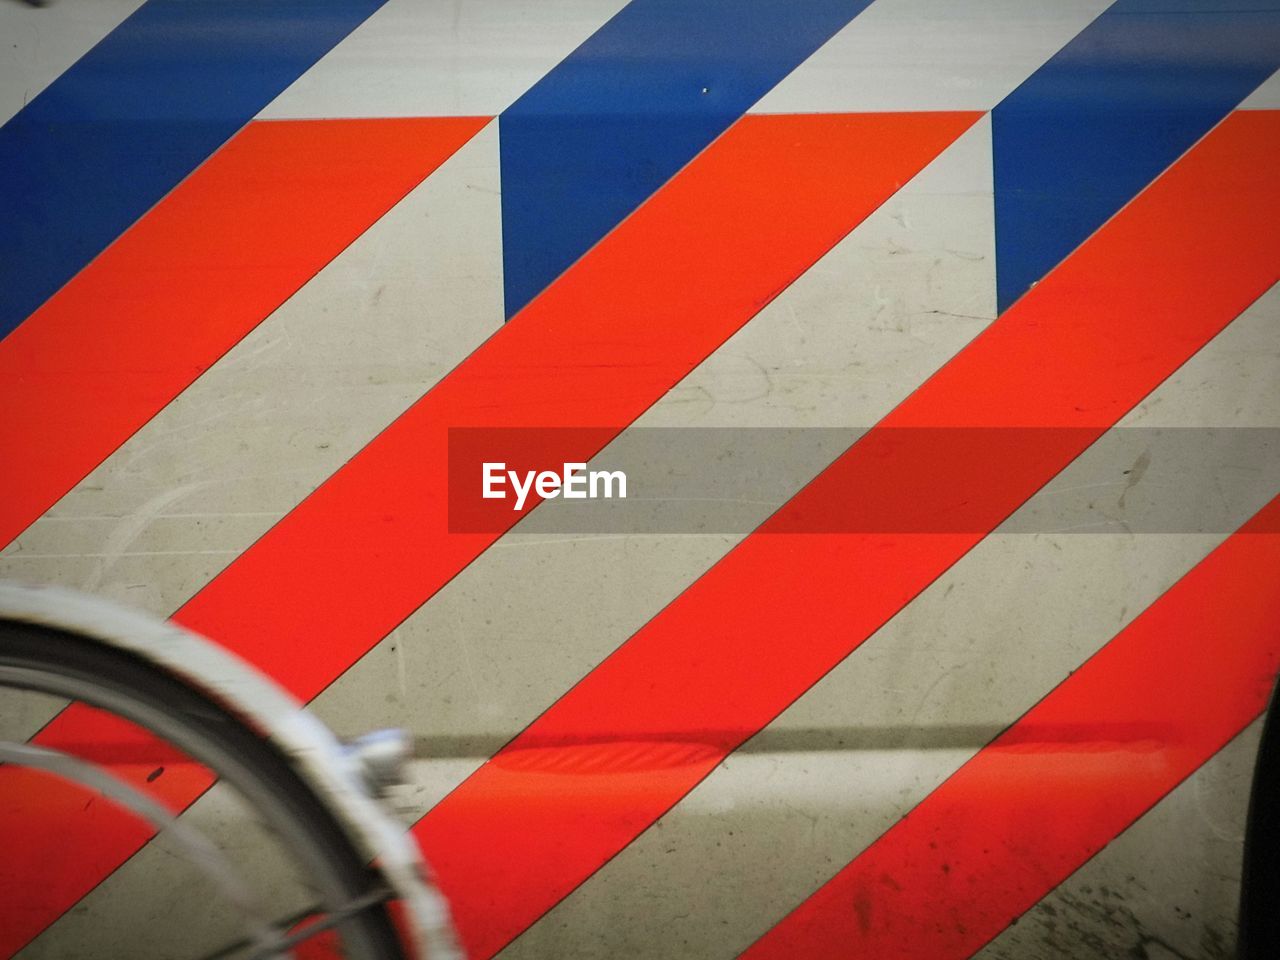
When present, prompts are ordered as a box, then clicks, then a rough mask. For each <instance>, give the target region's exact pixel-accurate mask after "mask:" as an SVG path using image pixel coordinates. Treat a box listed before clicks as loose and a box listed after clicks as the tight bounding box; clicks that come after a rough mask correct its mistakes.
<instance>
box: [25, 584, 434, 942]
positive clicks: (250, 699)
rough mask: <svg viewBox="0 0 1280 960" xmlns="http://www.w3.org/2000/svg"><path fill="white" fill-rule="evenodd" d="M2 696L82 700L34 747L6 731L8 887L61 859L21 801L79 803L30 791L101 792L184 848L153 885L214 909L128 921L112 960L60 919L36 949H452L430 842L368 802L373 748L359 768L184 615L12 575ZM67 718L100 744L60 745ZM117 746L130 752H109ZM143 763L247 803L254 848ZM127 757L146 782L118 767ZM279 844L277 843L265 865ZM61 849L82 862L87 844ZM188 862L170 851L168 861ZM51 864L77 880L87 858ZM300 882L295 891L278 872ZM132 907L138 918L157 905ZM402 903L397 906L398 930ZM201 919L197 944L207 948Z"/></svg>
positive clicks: (232, 802) (238, 812) (34, 809)
mask: <svg viewBox="0 0 1280 960" xmlns="http://www.w3.org/2000/svg"><path fill="white" fill-rule="evenodd" d="M51 621H56V623H57V625H54V622H51ZM0 690H3V693H4V696H5V705H6V706H5V707H3V708H0V713H3V714H4V715H5V716H9V717H17V718H19V719H21V718H23V717H38V716H39V714H40V712H41V711H42V710H43V711H45V712H49V710H50V704H53V705H55V706H56V705H57V704H58V703H60V702H61V701H69V702H70V706H69V707H68V708H67V709H66V710H63V711H61V712H59V713H58V715H57V716H55V717H54V718H53V719H51V720H50V722H49V723H48V724H47V725H45V726H44V727H43V728H42V730H41V731H40V733H38V734H37V735H36V736H35V737H33V738H32V739H31V740H30V741H29V742H18V741H15V740H14V739H9V740H7V741H5V740H4V739H3V738H0V761H3V762H4V766H3V767H0V820H3V821H4V822H5V823H7V824H9V830H10V832H11V833H12V834H13V835H12V837H10V838H9V841H8V842H7V843H5V844H4V845H3V847H0V849H6V848H7V850H6V852H0V887H2V888H3V889H7V890H9V891H21V890H23V889H24V887H23V884H24V883H32V882H36V883H38V882H39V881H40V877H39V876H37V877H27V878H24V877H22V876H18V875H16V874H17V873H21V872H22V869H23V867H24V866H25V867H26V868H27V869H28V870H30V869H31V868H32V867H33V866H35V867H36V870H37V872H43V871H44V870H45V869H46V867H47V860H48V858H49V857H50V856H53V857H54V858H55V859H56V857H57V856H58V853H59V851H58V850H57V849H54V848H56V846H57V844H53V843H47V842H46V843H44V849H41V848H40V844H41V838H45V839H46V840H48V839H50V838H57V837H58V836H59V834H60V831H59V830H58V828H57V825H56V824H51V823H47V822H46V823H44V824H43V827H42V828H41V829H35V830H29V829H28V827H27V826H26V825H25V824H24V821H23V817H22V816H21V814H22V812H23V808H24V806H25V810H26V813H27V815H28V817H27V820H28V821H29V820H30V815H31V814H32V813H35V814H36V815H37V816H38V817H41V818H44V817H46V813H47V811H49V810H54V811H55V812H56V811H58V810H61V809H67V810H72V807H70V806H67V805H66V804H65V803H64V804H61V805H60V804H59V803H57V802H54V803H48V802H33V801H32V796H35V795H38V796H40V797H45V798H48V797H50V796H54V797H63V798H64V799H66V798H67V797H68V796H79V795H80V794H87V795H89V796H91V797H102V798H106V800H107V801H108V802H109V803H111V804H113V805H114V806H116V807H117V808H118V809H119V811H126V813H125V814H123V815H124V816H125V817H126V818H127V819H131V820H132V821H133V826H134V829H135V831H136V830H138V828H139V825H140V824H142V823H145V824H146V826H145V827H143V828H142V830H143V832H144V833H145V831H146V830H148V829H150V830H152V831H156V832H157V833H158V837H159V838H162V839H163V840H165V841H166V842H167V843H168V845H169V846H170V847H172V848H175V849H176V850H177V852H178V854H179V856H178V857H177V858H176V859H178V860H181V861H183V863H182V868H181V870H180V871H179V873H178V875H177V876H176V878H175V879H173V880H166V879H164V878H160V879H159V880H156V881H154V882H151V886H150V889H151V890H152V891H157V890H164V891H167V889H183V888H182V884H186V885H187V886H186V889H188V890H192V891H201V894H200V895H199V896H198V897H196V899H198V900H200V901H201V902H200V903H199V904H198V908H199V909H198V910H197V911H193V912H192V913H193V914H194V913H196V912H198V913H199V914H201V916H204V917H207V916H215V919H216V922H204V921H202V922H199V923H198V922H196V921H195V920H193V919H190V918H188V919H183V918H182V917H181V914H182V913H183V911H182V910H181V909H176V908H175V907H174V906H173V905H172V903H168V904H167V905H166V908H165V909H164V910H163V911H160V912H161V914H162V917H161V919H162V920H163V919H164V918H166V917H167V918H168V919H169V920H170V922H171V924H172V925H174V926H176V927H177V929H176V930H173V931H170V934H171V935H167V936H162V935H160V934H159V933H158V932H157V931H155V930H154V929H152V930H137V931H135V930H132V929H128V927H129V926H130V925H129V924H126V925H125V926H126V929H125V930H124V931H123V935H122V936H123V938H122V937H121V935H117V936H116V939H115V941H114V946H112V947H110V948H106V949H108V950H109V951H110V952H109V953H100V952H98V951H100V950H102V949H104V948H103V947H102V943H103V940H102V939H100V938H99V937H97V936H93V937H92V940H93V941H96V942H84V943H76V942H68V941H67V940H66V938H65V936H64V937H62V938H59V937H58V936H56V935H55V934H56V931H57V928H56V927H55V928H54V930H52V931H50V933H49V934H46V935H44V936H42V937H39V938H37V939H36V940H35V941H34V942H33V943H32V944H31V946H30V947H29V948H28V952H29V953H30V954H31V955H33V956H37V957H38V956H42V955H57V956H73V955H83V956H86V957H89V956H100V955H113V954H115V953H120V952H123V951H125V950H127V951H128V953H129V955H131V956H139V957H143V956H156V957H161V956H164V957H168V956H174V957H190V958H192V960H201V958H214V957H218V958H221V957H242V958H249V957H254V958H259V957H286V956H299V957H339V956H341V957H357V958H362V960H384V958H385V960H397V958H405V957H410V956H414V955H417V954H418V953H419V952H420V951H421V948H422V947H423V945H424V944H425V943H427V942H428V941H430V944H429V946H430V952H429V954H428V956H429V957H430V958H432V960H435V958H439V957H447V956H451V955H452V953H453V945H452V940H451V936H450V931H449V928H448V924H447V916H446V915H445V913H444V911H443V908H442V905H441V902H440V901H439V899H438V897H436V896H435V894H434V891H433V889H432V888H431V887H430V885H429V883H428V882H427V880H426V877H425V876H424V874H423V868H422V865H421V863H420V861H419V860H418V859H417V854H416V848H415V847H414V846H413V845H412V843H411V842H410V841H409V840H408V839H407V838H406V837H405V836H404V831H403V828H402V827H401V826H399V825H398V824H396V823H395V822H394V821H393V820H392V819H391V818H390V817H389V816H388V815H387V814H386V813H385V812H384V811H383V810H382V809H381V808H380V807H379V806H378V805H377V804H376V803H375V802H374V800H373V799H372V797H371V796H370V795H369V794H370V789H369V783H368V782H367V781H368V780H369V779H370V778H371V777H376V776H377V775H378V774H379V767H378V758H377V756H376V755H375V756H373V757H372V758H370V757H369V756H366V757H365V762H364V763H363V764H362V762H361V757H360V756H359V754H357V753H355V752H353V751H352V750H350V749H347V748H344V747H343V746H342V745H340V744H338V743H337V741H336V740H334V738H333V737H332V735H331V734H329V733H328V731H327V730H325V729H324V728H323V727H322V725H320V724H319V723H318V721H316V720H315V719H314V718H313V717H311V716H310V715H309V714H306V713H305V712H303V711H302V710H301V709H300V707H299V706H298V704H297V703H296V702H295V701H293V700H292V699H291V698H290V697H288V696H287V695H286V694H284V693H282V692H281V691H280V690H279V689H278V688H275V687H274V686H273V685H271V684H270V683H268V682H267V681H265V680H264V679H263V678H262V677H261V676H260V675H257V674H256V673H254V672H253V671H251V670H249V669H248V668H247V667H246V666H245V665H244V664H243V663H241V662H239V661H237V660H235V659H234V658H231V657H229V655H227V654H226V653H225V652H223V651H221V650H219V649H216V648H214V647H213V646H212V645H211V644H209V643H207V642H205V641H202V640H200V639H199V638H197V637H194V636H193V635H191V634H189V633H186V632H185V631H182V630H179V629H178V628H176V627H174V626H172V625H170V624H159V623H156V622H154V621H151V620H149V619H147V618H142V617H139V616H137V615H136V614H131V613H129V612H127V611H122V610H120V609H119V608H114V607H110V606H109V605H104V604H101V603H100V602H99V601H95V600H90V599H87V598H83V597H79V596H77V595H73V594H69V593H67V592H65V591H52V590H32V589H28V588H19V587H13V586H11V585H0ZM51 698H56V699H51ZM77 712H78V713H77ZM68 716H70V717H71V718H72V719H71V721H68V720H67V717H68ZM69 728H75V729H77V730H79V731H81V732H82V733H83V731H91V735H90V736H88V737H87V738H86V737H81V738H80V739H81V740H86V741H88V742H79V741H78V740H77V738H76V737H72V738H70V740H69V741H68V740H67V739H66V738H63V739H61V740H60V739H59V737H58V735H57V731H58V730H59V729H64V730H65V729H69ZM104 729H110V730H111V731H114V732H115V733H116V734H117V736H115V738H114V740H112V738H111V737H105V738H104V737H102V736H99V735H98V732H99V731H102V730H104ZM51 731H52V732H51ZM120 731H125V733H124V735H123V736H120V735H119V733H120ZM112 743H115V744H116V745H117V746H119V745H120V744H124V746H125V747H127V749H124V750H117V753H116V755H115V756H113V754H112ZM376 746H378V744H376V743H375V747H376ZM383 746H385V744H383ZM148 751H150V752H148ZM375 752H376V751H375ZM384 752H385V751H384ZM393 752H394V751H393ZM140 756H141V757H142V758H143V760H144V761H146V758H147V757H160V758H167V759H168V762H169V763H171V764H188V765H189V766H182V768H181V769H182V771H183V772H184V774H187V775H190V777H192V778H194V779H193V780H192V782H193V783H195V784H196V785H197V786H198V785H199V784H200V783H201V781H200V780H199V776H206V777H207V778H208V779H209V781H210V782H211V781H212V779H213V778H216V779H217V780H218V781H219V785H218V786H217V788H216V790H217V791H218V792H219V793H218V803H219V804H220V805H221V806H220V807H219V808H218V809H219V810H221V811H222V813H223V819H224V820H226V819H227V814H226V811H227V810H232V809H234V811H235V815H234V817H233V818H232V819H234V820H235V823H234V826H233V827H232V828H231V829H230V831H229V832H228V831H226V830H222V832H223V833H225V834H226V835H227V836H230V837H241V838H243V837H244V836H246V835H249V834H251V835H252V837H253V840H252V842H251V843H244V842H241V843H239V844H237V843H226V842H221V843H220V842H218V841H219V839H222V838H219V837H211V836H209V835H207V833H209V832H212V831H206V832H202V830H201V826H200V823H199V822H193V817H192V816H175V815H174V812H173V811H171V810H170V809H169V807H170V806H172V804H173V797H172V796H169V797H165V796H163V795H158V794H156V793H155V792H154V791H152V790H151V789H150V784H149V783H148V781H147V778H145V777H139V776H137V775H136V774H137V769H138V763H139V757H140ZM384 759H385V758H384ZM150 762H151V761H146V762H145V763H144V766H146V765H149V763H150ZM126 767H128V768H129V769H130V770H132V771H133V775H132V776H126V775H122V774H121V771H122V770H123V769H125V768H126ZM384 767H385V764H384ZM156 769H157V770H160V771H163V770H164V769H165V768H164V766H163V764H161V765H160V766H158V767H157V768H156ZM195 771H198V772H199V774H198V775H197V774H196V773H195ZM382 773H385V769H383V770H382ZM362 774H364V775H366V776H362ZM33 785H35V786H36V787H37V788H38V789H37V790H36V792H35V794H33V793H32V789H33ZM68 792H70V793H68ZM212 792H213V791H210V793H212ZM205 799H207V798H202V801H201V802H204V801H205ZM193 809H194V808H193ZM72 815H73V816H74V813H73V814H72ZM246 815H247V816H251V817H252V821H253V825H252V828H250V827H249V826H248V825H247V824H246V822H245V821H244V820H243V819H242V818H243V817H245V816H246ZM116 816H117V818H118V817H119V816H120V814H119V812H118V811H117V813H116ZM196 820H197V821H198V818H196ZM220 829H221V828H220ZM246 831H248V833H247V832H246ZM71 832H74V831H71ZM266 837H269V838H270V841H269V842H270V844H271V852H270V854H269V856H267V857H266V858H265V861H264V852H263V851H264V849H265V847H266V845H267V843H268V841H267V840H264V839H262V838H266ZM156 842H159V841H153V844H152V845H154V844H155V843H156ZM15 851H17V852H16V853H15ZM24 851H25V859H24ZM62 853H63V856H64V857H65V856H70V857H74V856H76V851H75V850H74V849H73V850H71V851H63V852H62ZM174 859H175V858H174V857H172V856H166V857H165V858H164V861H165V870H166V871H170V869H171V868H170V867H169V865H168V861H170V860H174ZM264 863H265V864H266V869H264ZM54 866H55V867H56V868H57V870H58V871H60V872H64V873H65V872H67V871H74V870H75V869H77V867H78V866H79V865H78V864H77V863H75V862H73V861H69V862H64V863H61V864H55V865H54ZM120 872H123V871H120ZM264 873H265V876H263V874H264ZM286 876H287V877H288V878H290V879H289V883H290V884H292V886H291V887H290V889H288V890H284V889H283V886H284V884H283V883H282V881H281V878H282V877H286ZM112 880H113V881H114V880H115V878H114V877H113V878H112ZM103 886H104V888H105V887H107V886H108V885H107V884H104V885H103ZM96 893H97V891H95V894H96ZM136 898H137V896H136V893H135V895H134V899H136ZM215 899H216V900H217V901H218V903H217V908H216V910H215V909H211V908H212V906H213V904H214V901H215ZM120 903H121V901H119V899H117V904H120ZM299 904H301V906H300V907H299ZM127 906H128V912H129V913H130V914H131V915H134V916H137V917H151V916H153V915H154V914H155V911H152V913H150V914H149V913H147V912H146V911H145V910H142V911H140V912H139V911H136V910H135V907H136V905H135V904H132V903H130V904H128V905H127ZM393 910H394V911H395V912H396V913H397V914H398V915H399V916H400V917H401V920H402V922H401V923H400V924H398V925H397V924H396V923H395V922H393ZM138 922H139V921H136V920H135V921H134V922H133V925H136V924H137V923H138ZM236 926H238V927H239V929H238V930H236V929H235V927H236ZM198 927H199V928H201V929H200V933H201V934H202V936H201V937H200V938H199V939H200V940H201V942H193V940H192V933H193V931H194V930H195V929H196V928H198ZM85 939H86V938H85V937H84V936H83V935H82V936H81V937H80V940H81V941H84V940H85Z"/></svg>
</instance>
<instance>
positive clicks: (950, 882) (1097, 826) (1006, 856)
mask: <svg viewBox="0 0 1280 960" xmlns="http://www.w3.org/2000/svg"><path fill="white" fill-rule="evenodd" d="M1277 571H1280V498H1277V499H1276V500H1273V501H1272V502H1271V503H1270V504H1269V505H1268V506H1267V507H1265V508H1264V509H1263V510H1262V512H1260V513H1259V514H1258V515H1257V516H1256V517H1255V518H1254V519H1253V520H1252V521H1250V523H1249V524H1246V526H1245V527H1243V528H1242V529H1241V530H1240V531H1239V532H1237V533H1236V534H1234V535H1232V536H1231V537H1229V538H1228V539H1227V540H1226V541H1225V542H1224V543H1223V544H1222V545H1221V546H1219V547H1218V549H1216V550H1215V551H1214V552H1213V553H1211V554H1209V556H1208V557H1206V558H1205V559H1204V560H1203V561H1202V562H1201V563H1200V564H1199V565H1197V566H1196V567H1195V568H1194V569H1193V570H1192V571H1191V572H1190V573H1188V574H1187V575H1186V576H1185V577H1183V578H1182V579H1181V580H1180V581H1178V583H1176V584H1175V585H1174V586H1173V587H1172V588H1170V589H1169V591H1168V592H1167V593H1165V595H1164V596H1163V597H1161V598H1160V599H1159V600H1157V601H1156V602H1155V603H1154V604H1152V605H1151V606H1150V607H1149V608H1148V609H1147V610H1146V611H1145V612H1144V613H1143V614H1142V615H1141V616H1139V617H1138V618H1137V619H1136V620H1134V621H1133V623H1131V624H1130V625H1129V626H1128V627H1126V628H1125V629H1124V630H1123V631H1121V632H1120V633H1119V634H1118V635H1117V636H1116V637H1115V638H1114V639H1113V640H1111V642H1109V643H1108V644H1107V645H1106V646H1105V647H1103V648H1102V649H1101V650H1100V651H1099V652H1098V653H1097V654H1095V655H1094V656H1093V657H1092V658H1091V659H1089V660H1088V661H1087V662H1086V663H1085V664H1084V666H1082V667H1081V668H1080V669H1079V670H1077V671H1076V672H1075V673H1073V674H1072V675H1071V677H1070V678H1068V679H1067V680H1065V681H1063V682H1062V683H1061V684H1059V686H1058V687H1057V688H1055V689H1054V690H1053V692H1052V693H1050V694H1049V695H1048V696H1047V697H1045V698H1044V699H1043V700H1042V701H1040V703H1038V704H1037V705H1036V706H1035V707H1033V708H1032V709H1031V710H1030V711H1028V712H1027V713H1026V714H1024V715H1023V717H1022V718H1021V719H1020V720H1018V722H1017V723H1015V724H1014V725H1013V726H1012V727H1010V728H1009V729H1008V730H1006V731H1005V732H1004V733H1003V734H1001V736H999V737H998V738H996V740H994V741H993V742H992V743H991V744H989V745H988V746H987V747H985V748H984V749H982V750H981V751H979V752H978V754H977V755H976V756H975V757H974V758H973V759H972V760H970V761H969V762H968V763H966V764H965V765H964V766H963V767H961V768H960V769H959V770H958V771H957V772H956V773H955V774H953V775H952V776H951V777H950V778H949V779H948V780H947V781H946V782H944V783H943V784H942V785H941V786H940V787H938V788H937V789H936V790H935V791H934V792H933V793H931V794H930V795H929V796H928V797H926V798H925V799H924V800H923V801H922V802H921V803H920V804H919V805H918V806H917V807H916V808H915V809H914V810H912V811H911V813H910V814H908V815H907V817H906V818H905V819H904V820H901V821H899V822H898V823H897V824H895V825H894V826H893V828H892V829H890V830H889V831H888V832H887V833H885V834H884V835H883V836H881V837H880V839H879V840H877V841H876V842H875V843H873V844H872V845H871V846H870V847H868V848H867V849H866V850H865V851H863V853H861V854H860V855H859V856H858V857H856V858H855V859H854V860H853V862H852V863H850V864H849V865H848V866H846V867H845V868H844V869H843V870H841V871H840V872H839V873H838V874H836V875H835V877H833V878H832V879H831V880H830V881H829V882H827V883H826V884H825V885H824V886H823V887H822V888H821V889H820V890H818V892H817V893H815V894H814V895H813V896H811V897H810V898H809V899H808V900H806V901H805V902H804V903H802V904H801V905H800V906H799V907H797V908H796V909H795V910H794V911H793V912H792V913H791V914H789V915H788V916H787V917H786V918H785V919H784V920H783V921H782V922H781V923H779V924H778V925H777V926H776V927H774V928H773V929H772V930H771V931H770V932H769V933H767V934H766V935H765V936H764V937H762V938H761V939H760V940H759V941H757V942H756V944H755V945H754V946H752V947H751V949H749V950H748V951H747V952H746V953H745V954H744V955H743V956H744V957H747V958H749V960H770V958H775V957H776V958H779V960H781V958H788V960H789V958H792V957H809V958H824V957H829V958H832V960H834V958H837V957H840V958H844V957H853V956H857V957H876V958H878V960H909V958H910V960H962V958H964V957H969V956H972V955H973V953H974V952H976V951H977V950H978V949H979V948H981V947H982V945H983V944H985V943H986V942H987V941H989V940H990V939H991V938H992V937H994V936H996V934H998V933H1000V931H1002V930H1003V929H1004V928H1005V927H1007V926H1008V925H1009V923H1010V922H1011V921H1012V920H1014V919H1016V918H1017V917H1018V916H1019V915H1020V914H1022V913H1023V912H1024V911H1026V910H1027V909H1029V908H1030V907H1031V906H1032V905H1034V904H1035V903H1036V901H1038V900H1040V898H1041V897H1043V896H1044V895H1045V894H1047V893H1048V892H1049V891H1050V890H1052V889H1053V888H1054V887H1056V886H1057V885H1058V884H1059V883H1061V882H1062V881H1063V880H1065V879H1066V878H1067V877H1068V876H1070V875H1071V873H1073V872H1074V871H1075V870H1076V869H1077V868H1078V867H1080V866H1081V865H1082V864H1084V862H1085V861H1086V860H1088V859H1089V858H1090V857H1092V856H1093V855H1094V854H1095V853H1097V852H1098V851H1099V850H1101V849H1102V848H1103V847H1105V846H1106V845H1107V844H1108V843H1110V842H1111V841H1112V840H1113V839H1114V838H1115V837H1116V836H1117V835H1119V834H1120V833H1121V831H1123V830H1124V829H1126V828H1127V827H1128V826H1129V825H1130V824H1132V823H1133V822H1134V821H1135V820H1137V819H1138V817H1140V816H1142V814H1143V813H1145V812H1146V811H1147V810H1149V809H1150V808H1151V807H1152V806H1153V805H1154V804H1155V803H1156V802H1157V801H1159V800H1160V798H1161V797H1163V796H1165V795H1166V794H1167V793H1168V792H1169V791H1171V790H1172V789H1173V788H1174V787H1176V786H1177V785H1178V784H1179V783H1181V782H1182V781H1183V780H1184V779H1185V778H1186V777H1187V776H1189V775H1190V774H1191V773H1192V772H1193V771H1195V770H1196V768H1197V767H1199V766H1200V765H1201V764H1203V763H1204V762H1205V761H1207V760H1208V759H1209V758H1210V757H1212V756H1213V755H1214V754H1215V753H1217V752H1218V751H1219V750H1220V749H1222V748H1223V747H1224V746H1226V744H1227V742H1228V741H1229V740H1231V738H1232V737H1234V736H1235V735H1236V734H1238V733H1239V732H1240V731H1241V730H1243V729H1244V728H1245V727H1246V726H1247V725H1248V724H1249V723H1250V722H1251V721H1252V720H1253V719H1254V718H1255V717H1257V716H1258V715H1259V714H1260V713H1261V712H1262V710H1263V709H1264V708H1265V706H1266V703H1267V697H1268V695H1269V693H1270V691H1271V684H1272V681H1273V680H1274V678H1275V673H1276V670H1277V669H1278V668H1280V590H1277V588H1276V574H1277ZM1135 731H1138V732H1137V733H1135Z"/></svg>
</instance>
